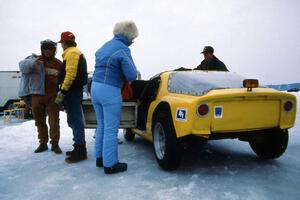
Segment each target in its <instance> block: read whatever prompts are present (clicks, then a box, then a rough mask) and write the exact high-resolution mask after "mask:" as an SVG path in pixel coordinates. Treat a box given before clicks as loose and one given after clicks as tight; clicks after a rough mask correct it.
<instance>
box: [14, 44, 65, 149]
mask: <svg viewBox="0 0 300 200" xmlns="http://www.w3.org/2000/svg"><path fill="white" fill-rule="evenodd" d="M41 53H42V55H41V56H36V55H32V56H29V57H27V58H26V59H24V60H22V61H21V62H20V63H19V65H20V70H21V72H22V76H25V79H26V76H27V77H28V78H27V80H28V81H27V82H26V83H25V82H24V85H23V87H22V90H23V92H24V91H26V92H27V93H28V95H30V96H31V98H32V111H33V116H34V119H35V125H36V127H37V130H38V139H39V142H40V145H39V146H38V148H37V149H36V150H35V151H34V152H35V153H40V152H43V151H46V150H47V149H48V146H47V143H48V140H49V137H48V126H47V123H46V117H47V115H48V123H49V126H50V128H49V133H50V139H51V142H50V143H51V144H52V147H51V150H52V151H54V152H55V153H56V154H60V153H62V151H61V149H60V147H59V145H58V143H59V138H60V130H59V108H58V106H57V105H56V104H55V103H54V100H55V98H56V95H57V92H58V84H59V79H60V75H61V74H62V71H63V65H62V62H61V61H60V60H58V59H56V58H55V53H56V43H55V42H53V41H51V40H49V39H48V40H44V41H41ZM21 82H22V80H21ZM21 84H22V83H21Z"/></svg>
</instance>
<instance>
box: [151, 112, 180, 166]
mask: <svg viewBox="0 0 300 200" xmlns="http://www.w3.org/2000/svg"><path fill="white" fill-rule="evenodd" d="M152 132H153V149H154V154H155V157H156V160H157V162H158V164H159V166H160V167H161V168H162V169H164V170H174V169H176V168H178V167H179V165H180V161H181V154H180V145H179V142H178V139H177V137H176V133H175V129H174V126H173V122H172V118H171V116H170V115H169V114H168V112H163V111H162V112H159V113H157V114H156V115H155V116H154V121H153V128H152Z"/></svg>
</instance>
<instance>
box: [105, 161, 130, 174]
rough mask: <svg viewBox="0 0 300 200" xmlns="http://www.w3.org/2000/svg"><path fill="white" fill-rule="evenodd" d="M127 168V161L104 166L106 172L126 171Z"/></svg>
mask: <svg viewBox="0 0 300 200" xmlns="http://www.w3.org/2000/svg"><path fill="white" fill-rule="evenodd" d="M126 170H127V164H126V163H117V164H115V165H114V166H112V167H104V173H105V174H114V173H118V172H124V171H126Z"/></svg>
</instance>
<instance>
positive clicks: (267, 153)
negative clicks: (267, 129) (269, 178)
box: [249, 130, 289, 159]
mask: <svg viewBox="0 0 300 200" xmlns="http://www.w3.org/2000/svg"><path fill="white" fill-rule="evenodd" d="M288 141H289V134H288V131H287V130H276V131H273V132H271V133H268V134H265V135H262V136H259V138H258V139H253V140H250V141H249V144H250V147H251V148H252V150H253V151H254V152H255V153H256V155H257V156H258V157H260V158H263V159H275V158H278V157H279V156H281V155H282V154H283V153H284V152H285V150H286V148H287V145H288Z"/></svg>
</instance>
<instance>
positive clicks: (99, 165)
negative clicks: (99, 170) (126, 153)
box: [96, 158, 103, 167]
mask: <svg viewBox="0 0 300 200" xmlns="http://www.w3.org/2000/svg"><path fill="white" fill-rule="evenodd" d="M96 167H103V159H102V158H96Z"/></svg>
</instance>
